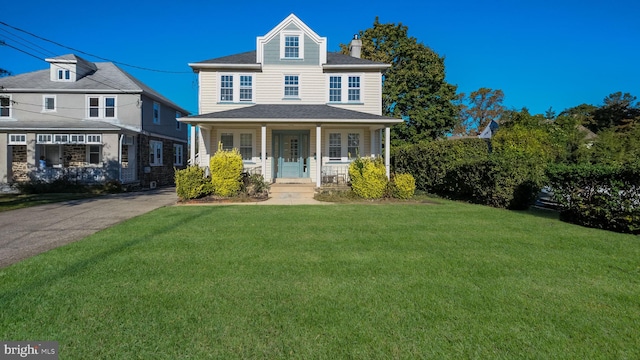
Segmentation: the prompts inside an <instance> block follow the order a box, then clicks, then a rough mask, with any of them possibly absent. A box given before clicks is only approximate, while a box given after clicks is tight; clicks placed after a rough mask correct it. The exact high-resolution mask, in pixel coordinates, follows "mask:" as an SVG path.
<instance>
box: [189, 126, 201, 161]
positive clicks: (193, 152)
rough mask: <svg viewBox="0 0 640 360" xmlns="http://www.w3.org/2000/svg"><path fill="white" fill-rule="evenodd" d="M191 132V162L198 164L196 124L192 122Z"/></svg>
mask: <svg viewBox="0 0 640 360" xmlns="http://www.w3.org/2000/svg"><path fill="white" fill-rule="evenodd" d="M190 126H191V134H190V135H189V137H190V139H189V145H190V146H189V164H191V165H199V164H196V125H194V124H191V125H190Z"/></svg>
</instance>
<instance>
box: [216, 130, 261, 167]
mask: <svg viewBox="0 0 640 360" xmlns="http://www.w3.org/2000/svg"><path fill="white" fill-rule="evenodd" d="M223 134H233V144H232V146H231V147H232V149H238V151H240V137H241V134H250V135H251V158H250V159H242V162H243V163H255V162H256V132H255V130H252V129H237V128H236V129H228V128H225V129H218V132H217V134H216V140H217V143H220V142H221V141H222V135H223Z"/></svg>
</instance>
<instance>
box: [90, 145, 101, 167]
mask: <svg viewBox="0 0 640 360" xmlns="http://www.w3.org/2000/svg"><path fill="white" fill-rule="evenodd" d="M101 148H102V146H100V145H89V146H87V162H88V163H89V164H93V165H98V164H100V157H101V154H102V151H101V150H102V149H101Z"/></svg>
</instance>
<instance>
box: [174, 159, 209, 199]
mask: <svg viewBox="0 0 640 360" xmlns="http://www.w3.org/2000/svg"><path fill="white" fill-rule="evenodd" d="M174 180H175V183H176V193H177V194H178V197H179V198H180V200H183V201H184V200H190V199H197V198H199V197H202V196H205V195H209V194H210V193H211V191H212V187H211V186H209V181H208V179H206V178H205V176H204V169H202V168H200V167H199V166H189V167H187V168H186V169H182V170H178V169H176V170H175V175H174Z"/></svg>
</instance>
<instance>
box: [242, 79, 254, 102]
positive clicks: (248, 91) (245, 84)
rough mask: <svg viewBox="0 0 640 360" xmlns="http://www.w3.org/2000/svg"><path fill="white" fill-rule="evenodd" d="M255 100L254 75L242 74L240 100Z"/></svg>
mask: <svg viewBox="0 0 640 360" xmlns="http://www.w3.org/2000/svg"><path fill="white" fill-rule="evenodd" d="M252 100H253V77H252V76H251V75H241V76H240V101H252Z"/></svg>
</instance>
